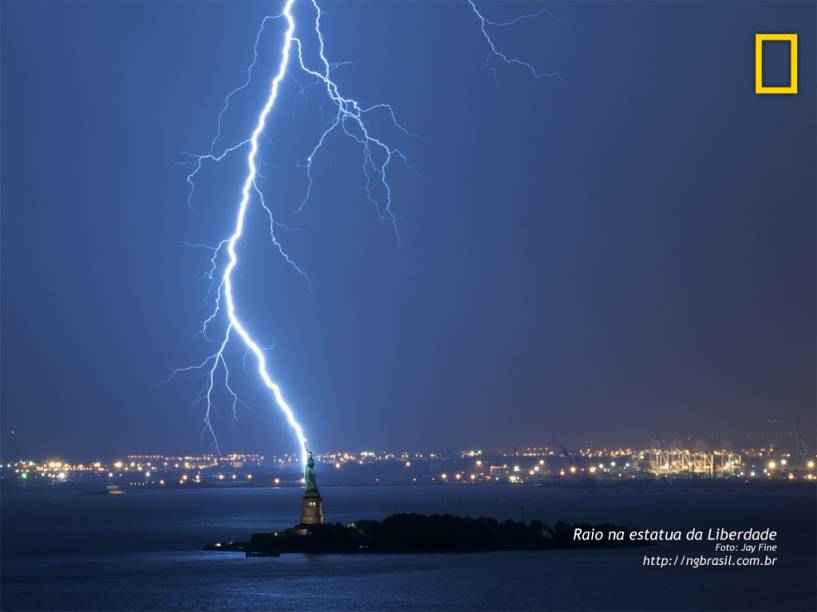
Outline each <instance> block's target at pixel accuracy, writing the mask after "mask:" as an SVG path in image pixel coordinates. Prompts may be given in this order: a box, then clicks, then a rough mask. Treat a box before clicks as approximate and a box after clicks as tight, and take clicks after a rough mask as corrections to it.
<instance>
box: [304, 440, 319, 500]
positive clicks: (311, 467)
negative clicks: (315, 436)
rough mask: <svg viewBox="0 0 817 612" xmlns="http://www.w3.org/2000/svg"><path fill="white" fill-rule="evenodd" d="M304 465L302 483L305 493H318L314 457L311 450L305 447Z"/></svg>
mask: <svg viewBox="0 0 817 612" xmlns="http://www.w3.org/2000/svg"><path fill="white" fill-rule="evenodd" d="M306 453H307V459H306V467H305V468H304V483H305V485H306V492H307V493H318V479H317V475H316V473H315V457H313V456H312V451H311V450H309V449H307V450H306Z"/></svg>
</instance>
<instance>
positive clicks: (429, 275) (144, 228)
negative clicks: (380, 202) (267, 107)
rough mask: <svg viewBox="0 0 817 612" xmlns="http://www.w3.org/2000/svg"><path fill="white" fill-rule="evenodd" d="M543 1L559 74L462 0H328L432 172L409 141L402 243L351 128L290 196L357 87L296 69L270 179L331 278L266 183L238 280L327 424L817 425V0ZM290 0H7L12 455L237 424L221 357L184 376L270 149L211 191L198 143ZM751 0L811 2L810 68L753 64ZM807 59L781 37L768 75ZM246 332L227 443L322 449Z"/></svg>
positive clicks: (565, 436) (381, 434)
mask: <svg viewBox="0 0 817 612" xmlns="http://www.w3.org/2000/svg"><path fill="white" fill-rule="evenodd" d="M479 6H480V7H481V8H482V9H483V10H484V12H485V13H486V15H489V16H491V17H493V18H496V19H507V18H511V17H513V16H515V15H518V14H520V13H525V12H530V11H532V10H536V8H539V7H540V5H526V4H521V3H515V2H514V3H510V2H509V3H505V4H492V3H481V4H480V5H479ZM541 6H546V7H547V8H548V9H550V10H551V11H552V16H544V15H543V16H542V17H540V18H537V19H533V20H528V21H524V22H522V23H520V24H519V25H518V26H517V27H515V28H514V29H513V30H512V31H504V32H503V31H500V32H497V34H496V40H497V42H498V43H499V44H501V45H502V46H503V48H504V49H505V50H506V51H507V52H509V53H512V54H514V55H515V56H518V57H523V58H525V59H527V60H529V61H531V62H532V63H533V64H535V65H536V66H537V67H539V68H540V69H542V70H545V71H557V72H559V73H560V74H561V75H562V77H563V79H564V81H560V80H558V79H547V78H546V79H542V80H536V79H534V78H532V76H531V75H530V73H528V72H527V71H525V70H524V69H522V68H520V67H518V66H504V65H499V64H495V66H496V68H497V72H496V77H494V76H493V75H492V73H491V72H490V71H489V70H488V69H486V67H485V65H484V58H485V56H486V53H487V47H486V44H485V41H484V40H483V39H482V37H481V35H480V32H479V24H478V22H477V20H476V19H475V16H474V15H473V13H471V12H470V10H469V8H468V7H467V5H466V4H465V3H464V2H453V1H450V2H439V3H432V2H413V1H407V2H392V3H377V2H329V3H327V5H326V15H325V18H324V22H323V27H324V33H325V35H326V37H327V45H328V47H327V52H328V53H329V55H330V56H331V59H333V60H335V61H349V62H352V63H353V64H352V65H347V66H343V67H340V68H338V70H337V72H336V77H337V80H338V81H339V83H340V84H341V85H342V87H343V88H344V90H345V92H347V93H348V95H351V96H354V97H356V98H357V99H359V100H360V101H361V102H362V103H365V104H371V103H376V102H381V101H383V102H390V103H392V104H393V105H394V107H395V109H396V111H397V113H398V115H399V118H400V120H401V122H402V123H403V124H404V125H405V126H406V127H407V128H408V129H410V130H412V131H413V132H416V133H417V134H419V135H420V136H421V138H418V139H410V138H407V137H406V136H405V135H403V134H401V133H400V132H399V131H397V130H394V129H392V128H390V127H389V125H388V122H387V121H385V118H383V117H380V118H379V119H378V118H376V119H374V120H373V126H375V128H376V130H377V131H378V133H379V134H382V135H383V136H384V137H387V138H389V139H390V142H392V143H393V144H395V145H399V146H400V147H401V148H402V149H403V150H404V151H405V152H406V154H407V155H408V156H409V158H410V160H411V163H412V165H413V167H414V168H415V169H416V171H417V172H418V173H419V174H420V175H421V176H420V177H417V176H414V175H412V174H411V173H409V172H407V171H405V170H404V169H400V168H398V167H395V170H394V175H393V177H394V178H393V200H394V208H395V210H396V211H397V212H398V213H399V214H400V215H401V216H402V217H403V218H404V219H405V223H404V224H403V225H401V235H402V245H401V246H400V248H398V244H397V240H396V237H395V235H394V232H393V231H392V230H391V228H390V226H389V225H388V224H384V223H383V222H381V220H380V219H379V218H378V216H377V214H376V213H375V211H374V210H373V208H372V206H371V204H370V203H368V202H367V201H366V199H365V195H364V191H363V180H362V175H361V169H360V160H361V155H360V151H359V149H358V148H356V146H354V144H353V143H350V142H349V141H348V140H344V139H342V138H339V137H334V138H332V139H331V141H330V142H329V143H328V146H327V149H326V152H325V154H323V155H320V156H319V157H318V158H317V159H316V162H315V167H314V176H315V184H314V189H313V194H312V199H311V201H310V202H309V203H308V205H307V207H306V209H305V210H304V212H303V213H302V214H301V215H298V216H295V215H294V214H293V213H294V211H295V209H296V208H297V205H298V203H299V202H300V199H301V197H302V195H303V191H304V188H305V178H304V173H303V170H302V169H300V168H298V167H297V164H302V163H303V161H304V159H305V157H306V155H307V154H308V153H309V150H310V149H311V147H312V145H313V144H314V141H315V138H316V137H317V135H318V134H319V128H320V126H321V125H322V124H323V123H322V122H325V121H326V120H327V119H328V118H329V116H330V114H331V108H330V106H329V105H328V104H326V102H325V100H323V99H322V97H321V91H320V88H319V87H313V88H310V89H307V90H306V97H305V98H304V97H298V96H296V94H297V92H298V87H297V85H296V84H295V82H294V81H293V80H292V79H289V78H288V79H287V80H286V81H285V83H284V87H283V89H282V93H281V99H280V100H279V105H278V106H277V107H276V109H275V111H274V112H273V115H272V116H271V120H270V125H269V126H268V129H267V132H266V135H267V138H265V139H264V141H263V146H262V150H261V158H262V160H263V165H262V174H263V175H264V181H263V189H264V191H265V195H266V198H267V201H268V202H269V203H270V204H271V205H272V206H273V208H274V210H275V212H276V214H277V215H278V217H279V219H280V220H281V221H282V222H285V223H288V224H291V225H293V226H295V227H298V228H302V229H303V230H305V231H304V232H293V233H283V234H282V235H281V241H282V243H283V244H284V245H285V247H286V248H287V250H288V251H289V252H290V254H291V255H292V256H293V257H294V258H295V259H296V260H297V261H298V262H299V263H300V264H301V265H302V267H304V268H305V269H306V270H307V271H308V272H309V274H310V276H311V279H312V290H311V291H310V290H309V288H308V287H307V285H306V284H305V282H304V281H303V279H301V278H300V277H299V276H298V275H296V274H294V273H293V272H292V270H291V269H289V268H287V267H286V266H285V265H283V263H282V261H281V259H280V258H279V257H278V256H277V255H276V253H275V250H274V248H273V247H272V246H271V245H270V244H269V242H268V240H267V235H266V231H267V228H266V225H265V219H264V216H263V215H262V214H261V213H259V210H258V208H257V207H254V208H253V209H252V212H251V213H250V216H249V217H248V222H249V224H250V226H249V229H248V233H247V238H246V241H245V242H242V245H241V264H240V266H239V268H238V269H237V271H236V275H235V281H236V284H237V296H236V297H237V300H238V303H239V308H240V312H241V317H242V318H243V319H244V321H245V322H246V323H247V325H248V326H249V327H250V328H251V330H252V332H253V333H254V334H255V335H256V336H257V337H258V339H259V340H260V341H261V343H263V344H265V345H274V348H273V349H271V350H270V351H269V353H268V358H269V360H270V363H271V367H272V370H273V373H274V376H275V377H276V379H277V380H278V381H279V382H280V383H281V385H282V387H283V389H284V391H285V393H286V395H287V398H288V399H289V401H290V403H291V404H292V405H293V406H294V408H295V410H296V412H297V414H298V415H299V417H300V418H301V421H302V422H303V424H304V426H305V429H306V431H307V435H308V437H309V439H310V441H311V445H312V446H313V448H314V449H315V450H317V451H321V450H327V449H337V448H354V449H361V448H369V447H371V448H380V449H382V448H392V449H402V448H414V449H429V448H439V449H458V448H463V447H484V448H494V449H496V448H505V449H512V448H513V447H514V446H519V447H523V446H527V445H534V444H539V445H545V444H553V443H554V442H559V443H564V444H565V445H567V446H568V447H575V446H578V445H588V444H591V443H592V444H599V445H600V444H607V445H618V444H625V445H632V446H646V445H647V444H648V443H649V442H650V440H651V439H653V438H655V439H659V440H667V441H670V440H673V439H676V438H677V439H681V440H684V439H687V438H690V439H692V440H693V441H694V440H696V439H698V438H703V439H704V440H707V441H713V442H714V441H717V442H720V441H721V440H724V439H728V440H731V441H733V443H735V445H737V446H740V445H752V444H762V443H763V442H765V440H764V439H762V438H759V437H757V432H758V431H766V430H768V428H769V426H768V424H764V423H763V420H764V419H769V418H774V419H779V420H794V421H796V422H797V424H798V426H799V429H800V434H801V436H803V437H804V438H806V439H809V437H811V439H812V440H813V432H814V430H815V374H816V373H817V363H816V362H815V337H816V332H817V328H816V325H817V324H816V322H815V312H816V311H817V298H816V295H815V278H816V277H817V269H815V268H816V267H817V265H816V263H815V246H816V245H815V225H816V224H817V218H816V215H815V203H816V202H817V193H816V191H815V190H816V189H817V180H816V177H815V171H816V170H815V169H816V168H817V154H816V149H817V145H816V143H817V139H815V133H816V131H817V126H816V125H815V123H816V118H817V115H815V112H814V110H815V102H816V101H815V78H814V76H815V70H816V69H817V67H816V66H815V57H817V52H816V50H815V34H817V29H816V28H815V24H816V23H817V7H816V6H815V4H814V3H810V2H791V3H786V2H762V1H761V2H754V1H752V2H748V1H747V2H741V1H734V2H638V1H626V2H624V1H622V2H617V1H610V2H582V3H578V2H575V3H573V2H555V3H549V4H547V5H541ZM276 10H277V4H275V3H263V2H251V3H231V2H201V3H194V2H111V3H103V2H73V1H61V2H51V1H41V2H18V1H12V2H4V3H3V11H2V111H3V112H2V215H3V218H2V425H3V448H2V453H3V456H4V458H6V457H8V458H14V457H16V456H18V455H26V456H30V455H34V456H46V455H57V454H60V455H62V456H64V457H67V458H84V457H88V458H90V457H91V456H93V455H99V456H103V457H105V456H111V455H114V454H120V453H124V452H149V451H157V452H201V451H209V450H211V449H212V446H211V444H210V440H209V439H208V438H207V437H201V427H202V413H201V409H200V408H193V407H192V406H191V404H192V400H193V399H194V397H195V396H196V395H197V393H198V391H199V389H200V387H201V385H202V383H203V381H202V380H201V379H196V378H194V377H190V376H188V377H181V378H179V379H177V380H175V381H173V382H171V383H169V384H163V380H164V379H165V378H167V376H168V375H169V374H170V373H171V372H172V371H173V369H174V368H177V367H180V366H186V365H190V364H192V363H196V362H199V361H201V360H202V359H203V358H204V357H205V356H206V355H207V354H208V352H209V351H211V350H212V348H211V347H209V346H208V345H207V344H206V342H204V341H203V340H202V339H201V338H194V337H193V334H194V333H195V332H196V330H197V329H198V327H199V325H200V323H201V321H202V319H203V318H204V317H206V315H207V308H208V306H207V305H206V304H205V294H206V291H207V283H206V282H204V281H201V280H199V279H200V277H201V275H202V274H203V273H204V272H205V271H206V269H207V266H208V258H209V253H208V252H207V251H203V250H195V249H190V248H187V247H185V246H183V244H182V243H183V242H184V241H190V242H203V243H209V244H212V243H215V242H217V241H218V240H220V239H222V238H224V237H226V236H227V235H228V234H229V233H230V231H231V229H232V223H233V218H234V213H235V207H236V202H237V199H238V194H239V189H240V184H241V179H242V172H243V170H244V156H243V154H242V155H238V156H236V157H234V158H233V159H232V161H230V162H228V163H226V164H224V165H222V166H220V167H217V166H213V165H209V166H207V167H206V168H205V172H204V173H203V174H202V175H201V181H200V183H199V186H198V188H197V192H196V194H195V197H194V198H193V201H192V204H193V208H194V211H192V212H191V210H190V209H189V208H188V205H187V194H188V191H187V190H188V186H187V183H186V182H185V174H186V168H185V167H184V166H181V165H179V163H178V162H180V161H184V160H185V157H184V156H183V155H182V153H181V152H182V151H194V152H204V151H206V150H207V147H208V146H209V143H210V139H211V138H212V136H213V133H214V130H215V118H216V115H217V114H218V111H219V109H220V108H221V104H222V102H223V98H224V95H225V94H226V93H227V92H228V91H230V89H232V88H233V87H235V86H237V85H239V84H240V83H241V82H242V79H243V75H242V73H241V71H242V70H243V69H244V68H245V67H246V65H247V63H248V62H249V60H250V57H251V53H252V42H253V39H254V37H255V33H256V30H257V27H258V25H259V23H260V21H261V19H262V17H263V16H264V15H265V14H267V13H272V12H275V11H276ZM304 15H305V14H304ZM302 18H303V17H302ZM755 32H798V33H799V35H800V54H799V57H800V93H799V95H797V96H756V95H754V81H753V79H754V33H755ZM280 34H281V30H280V28H277V27H275V26H271V27H270V28H269V29H268V30H267V31H266V34H265V36H264V37H263V39H262V44H261V46H260V49H259V51H260V54H261V57H260V61H259V65H258V70H257V73H256V77H257V78H256V80H255V81H254V82H253V84H252V85H251V86H250V87H249V88H248V89H247V90H246V91H245V92H243V93H242V94H241V95H240V96H238V97H237V98H236V101H235V105H234V107H233V111H232V112H231V113H229V114H228V115H227V116H226V118H225V123H224V135H225V138H224V140H222V141H221V142H222V144H223V145H226V144H232V143H234V142H235V141H237V140H240V139H242V138H244V137H246V135H247V134H248V132H249V130H250V129H251V128H252V125H253V123H254V121H255V118H256V116H257V113H258V110H259V108H260V105H261V104H262V103H263V100H264V97H265V96H266V90H267V87H268V83H269V79H270V76H271V74H272V71H273V70H274V68H275V67H276V66H275V62H277V61H278V55H277V48H276V45H277V44H278V41H279V40H280ZM781 58H782V59H781ZM784 59H785V53H783V54H781V53H779V49H776V48H774V49H770V59H769V68H770V77H769V78H770V81H778V80H780V79H779V75H780V74H785V71H786V69H787V68H786V66H785V65H784V64H785V61H784ZM774 70H778V72H777V73H775V72H774ZM780 71H782V73H781V72H780ZM294 76H295V77H296V78H297V79H298V80H299V81H301V83H302V84H306V83H308V79H306V78H305V77H304V75H303V74H296V75H294ZM322 102H323V104H322ZM322 117H323V118H322ZM229 354H230V357H231V365H232V368H233V382H234V385H235V387H236V389H237V390H239V392H240V394H241V396H242V398H243V399H244V401H245V402H246V404H247V405H246V406H239V410H238V420H237V421H235V420H233V419H232V417H231V415H230V408H229V400H228V398H227V397H226V396H225V395H224V394H219V395H217V398H216V399H217V402H218V403H217V406H218V408H219V413H218V415H217V416H216V417H215V425H216V428H217V431H218V432H219V434H220V438H221V441H222V444H223V448H224V449H225V450H235V451H259V452H262V453H266V454H272V453H283V452H294V451H295V450H296V445H295V443H294V442H293V440H292V439H291V437H290V435H289V432H288V430H287V427H286V425H285V421H284V419H283V417H282V415H281V413H280V412H279V411H278V410H277V409H276V408H275V407H274V406H272V405H271V404H270V402H269V401H268V398H267V396H266V395H265V394H264V393H262V392H260V387H259V385H258V383H257V381H256V379H255V378H254V377H253V376H251V375H247V374H244V373H243V372H242V363H241V360H242V350H241V349H240V348H239V347H238V345H235V346H234V347H233V349H232V350H231V351H230V353H229ZM250 365H251V364H248V369H250ZM250 371H252V370H250ZM11 429H13V430H14V431H15V434H14V435H13V436H12V435H10V430H11ZM747 434H752V436H751V437H747Z"/></svg>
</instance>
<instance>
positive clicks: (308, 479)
mask: <svg viewBox="0 0 817 612" xmlns="http://www.w3.org/2000/svg"><path fill="white" fill-rule="evenodd" d="M306 455H307V457H306V467H305V468H304V486H305V489H306V490H305V491H304V496H303V497H302V498H301V523H300V525H301V527H304V526H309V525H322V524H323V498H322V497H321V494H320V491H318V479H317V477H316V475H315V457H313V456H312V451H310V450H309V449H307V451H306Z"/></svg>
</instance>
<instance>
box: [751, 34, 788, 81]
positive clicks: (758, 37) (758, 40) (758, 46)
mask: <svg viewBox="0 0 817 612" xmlns="http://www.w3.org/2000/svg"><path fill="white" fill-rule="evenodd" d="M771 40H782V41H786V42H788V43H789V54H790V55H789V57H790V58H791V59H790V61H789V66H790V69H791V70H790V72H789V84H788V86H786V87H765V86H764V85H763V43H764V42H766V41H771ZM755 93H756V94H796V93H797V34H755Z"/></svg>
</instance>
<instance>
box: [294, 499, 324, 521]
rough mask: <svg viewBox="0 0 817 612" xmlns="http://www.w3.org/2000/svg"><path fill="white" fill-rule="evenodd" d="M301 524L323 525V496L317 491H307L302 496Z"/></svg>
mask: <svg viewBox="0 0 817 612" xmlns="http://www.w3.org/2000/svg"><path fill="white" fill-rule="evenodd" d="M300 525H323V497H321V494H320V493H318V492H317V491H307V492H306V493H304V496H303V497H302V498H301V522H300Z"/></svg>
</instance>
